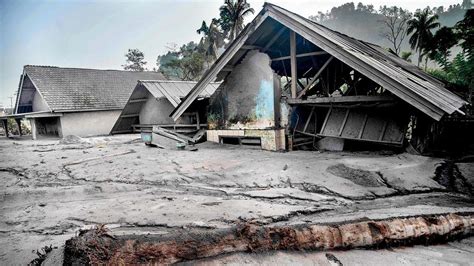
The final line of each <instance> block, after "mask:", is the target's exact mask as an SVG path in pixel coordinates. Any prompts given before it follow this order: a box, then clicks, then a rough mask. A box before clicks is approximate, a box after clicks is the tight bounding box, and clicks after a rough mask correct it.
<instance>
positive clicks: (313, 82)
mask: <svg viewBox="0 0 474 266" xmlns="http://www.w3.org/2000/svg"><path fill="white" fill-rule="evenodd" d="M333 58H334V57H333V56H331V57H329V59H328V60H327V61H326V63H324V65H323V66H322V67H321V68H320V69H319V70H318V72H317V73H316V75H314V77H313V79H312V80H311V82H310V83H309V84H308V86H306V88H304V89H303V90H302V91H301V92H300V93H299V94H298V97H297V98H301V97H302V96H303V95H304V94H305V93H306V91H308V90H309V89H311V87H313V85H314V84H315V83H316V80H317V79H318V78H319V76H320V75H321V73H323V70H324V69H325V68H326V67H327V66H328V65H329V63H331V61H332V59H333Z"/></svg>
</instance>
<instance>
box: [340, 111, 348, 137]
mask: <svg viewBox="0 0 474 266" xmlns="http://www.w3.org/2000/svg"><path fill="white" fill-rule="evenodd" d="M349 112H350V109H349V108H347V110H346V115H345V116H344V120H342V124H341V128H340V129H339V134H338V135H339V136H341V135H342V131H343V130H344V127H345V126H346V123H347V118H348V117H349Z"/></svg>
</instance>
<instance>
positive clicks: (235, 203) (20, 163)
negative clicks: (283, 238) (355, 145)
mask: <svg viewBox="0 0 474 266" xmlns="http://www.w3.org/2000/svg"><path fill="white" fill-rule="evenodd" d="M138 138H139V135H122V136H113V137H97V138H82V139H81V138H67V139H65V140H61V141H60V140H55V139H50V140H37V141H33V140H27V139H19V140H11V139H6V138H4V137H3V138H0V153H1V154H0V156H1V157H0V177H1V182H0V202H1V203H0V264H2V265H10V264H26V263H28V262H29V261H31V260H32V259H34V258H36V257H37V255H36V254H35V253H34V252H32V251H36V250H37V249H40V248H41V247H44V246H49V245H52V246H56V247H61V246H62V245H63V244H64V242H65V240H67V239H69V238H71V237H72V236H74V235H76V234H77V232H78V231H79V230H80V229H85V228H91V227H94V226H96V225H99V224H106V226H107V227H108V228H109V229H111V230H112V233H113V234H117V235H119V234H168V233H176V232H178V233H179V232H183V231H189V230H199V231H206V230H212V229H215V228H226V227H230V226H234V225H236V224H237V223H241V222H244V221H247V222H248V221H251V222H254V223H258V224H262V225H272V226H273V225H288V224H298V223H324V222H338V221H349V220H358V219H366V218H369V219H382V218H389V217H400V216H411V215H423V214H437V213H449V212H473V211H474V201H473V200H472V199H473V198H472V193H473V190H472V184H473V183H474V163H473V162H469V160H462V161H458V162H456V161H454V162H453V161H446V160H445V159H442V158H429V157H423V156H416V155H411V154H406V153H403V154H393V153H387V152H378V153H375V152H358V153H349V152H337V153H334V152H321V153H320V152H310V151H294V152H286V153H279V152H268V151H261V150H257V149H249V148H240V147H236V146H231V145H224V146H221V145H217V144H211V143H204V144H200V145H197V148H198V150H197V151H189V150H184V151H180V150H176V149H160V148H152V147H147V146H145V145H144V144H143V143H142V142H141V141H140V140H139V139H138ZM473 246H474V245H473V240H472V238H469V239H465V240H461V241H456V242H454V243H450V244H447V245H441V246H434V247H423V246H417V247H414V248H403V249H402V248H395V249H391V250H381V251H367V250H353V251H337V252H330V253H328V252H320V253H318V252H315V253H294V252H277V253H271V254H259V255H255V254H234V255H229V256H225V257H218V258H214V259H211V260H203V261H199V262H198V263H203V264H212V263H215V264H221V263H235V264H242V263H253V264H268V265H270V264H273V263H276V262H281V263H283V264H294V263H298V264H313V263H314V262H318V263H322V264H334V263H335V264H336V265H337V263H344V262H347V263H356V264H357V261H359V260H360V263H359V264H367V263H368V264H371V263H372V264H374V265H375V264H378V265H379V264H380V263H387V262H388V263H390V262H391V263H396V262H399V263H417V264H426V263H460V264H464V263H470V262H471V261H472V258H473V257H474V247H473ZM328 254H329V255H328ZM334 258H335V259H334Z"/></svg>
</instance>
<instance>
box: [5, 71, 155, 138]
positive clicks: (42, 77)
mask: <svg viewBox="0 0 474 266" xmlns="http://www.w3.org/2000/svg"><path fill="white" fill-rule="evenodd" d="M142 79H164V77H163V75H162V74H160V73H158V72H133V71H120V70H98V69H82V68H60V67H52V66H31V65H27V66H25V67H24V69H23V74H22V75H21V78H20V84H19V88H18V93H17V99H16V105H15V109H14V114H13V115H9V116H6V117H3V118H2V120H3V121H4V126H5V129H6V130H7V131H8V129H7V127H6V119H7V118H8V117H11V118H14V119H15V120H16V121H17V123H19V121H20V120H21V119H24V118H26V119H28V120H29V121H30V124H31V131H32V137H33V139H36V138H37V137H38V136H53V137H62V136H67V135H77V136H93V135H107V134H109V133H110V130H111V129H112V126H113V125H114V123H115V121H116V120H117V118H118V116H119V115H120V113H121V110H122V109H123V107H124V106H125V104H126V103H127V100H128V98H129V97H130V94H131V92H132V90H133V88H134V86H135V85H136V83H137V81H138V80H142Z"/></svg>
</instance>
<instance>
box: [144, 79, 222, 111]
mask: <svg viewBox="0 0 474 266" xmlns="http://www.w3.org/2000/svg"><path fill="white" fill-rule="evenodd" d="M196 83H197V82H196V81H176V80H141V81H140V82H139V84H142V85H143V86H145V88H147V89H148V91H149V92H150V93H151V94H152V95H153V96H154V97H155V98H161V97H163V96H164V97H166V98H167V99H168V100H169V101H170V102H171V104H172V105H173V106H174V107H176V106H178V104H179V103H180V102H181V99H182V98H184V97H186V95H188V93H189V92H190V91H191V90H192V89H193V87H194V86H195V85H196ZM219 85H220V83H218V82H211V83H209V84H208V85H207V86H206V87H205V88H204V90H203V91H201V93H200V94H199V97H201V98H208V97H210V96H211V95H212V94H213V93H214V91H215V90H216V89H217V88H218V87H219Z"/></svg>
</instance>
